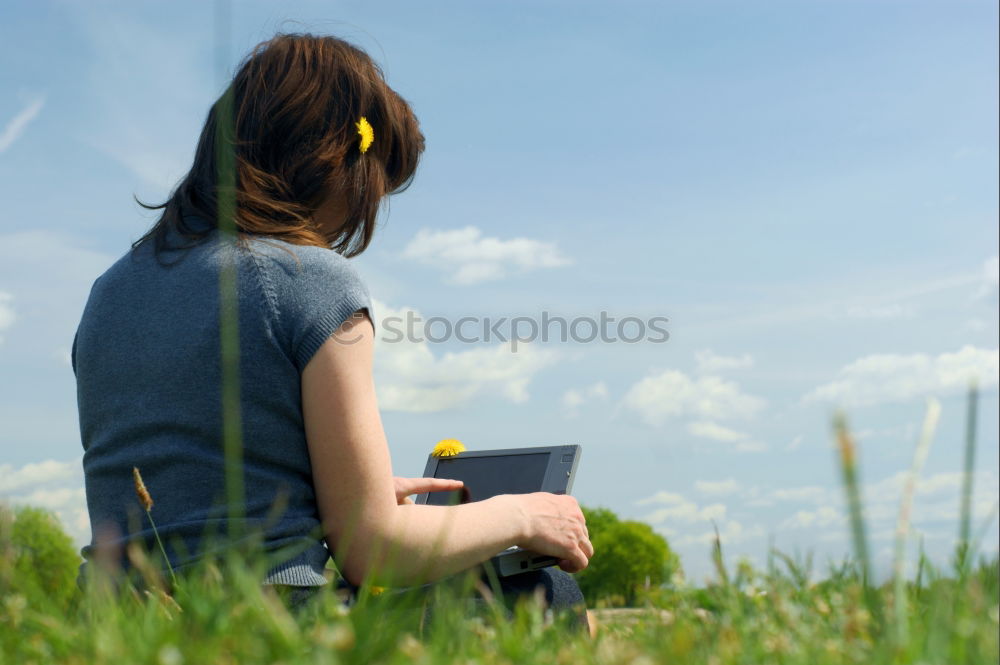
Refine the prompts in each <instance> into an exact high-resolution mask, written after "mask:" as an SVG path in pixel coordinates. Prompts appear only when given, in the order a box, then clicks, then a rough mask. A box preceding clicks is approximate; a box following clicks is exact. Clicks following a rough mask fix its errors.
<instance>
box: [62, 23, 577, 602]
mask: <svg viewBox="0 0 1000 665" xmlns="http://www.w3.org/2000/svg"><path fill="white" fill-rule="evenodd" d="M422 150H423V136H422V135H421V133H420V130H419V127H418V124H417V120H416V118H415V117H414V115H413V113H412V111H411V109H410V107H409V105H408V104H407V103H406V102H405V101H404V100H403V99H402V98H401V97H399V95H397V94H396V93H395V92H394V91H393V90H392V89H390V88H389V87H388V85H387V84H386V83H385V81H384V79H383V77H382V73H381V71H380V70H379V69H378V68H377V67H376V65H374V64H373V63H372V61H371V60H370V59H369V57H368V56H367V55H366V54H365V53H364V52H362V51H360V50H358V49H357V48H355V47H353V46H351V45H349V44H347V43H346V42H343V41H341V40H338V39H335V38H333V37H316V36H311V35H279V36H277V37H275V38H274V39H271V40H270V41H268V42H265V43H263V44H261V45H259V46H258V47H257V48H256V49H254V51H253V52H252V53H251V54H250V55H249V56H248V57H247V58H246V60H245V61H244V62H243V63H242V65H241V66H240V68H239V71H238V73H237V74H236V76H235V78H234V80H233V82H232V84H231V86H230V87H229V89H228V90H227V92H226V94H224V95H223V97H222V98H220V100H219V101H218V102H216V104H215V105H214V106H213V108H212V110H211V112H210V113H209V115H208V119H207V121H206V123H205V127H204V129H203V131H202V134H201V138H200V140H199V144H198V148H197V151H196V154H195V159H194V164H193V166H192V168H191V171H190V172H189V173H188V175H187V176H186V177H185V178H184V179H183V181H182V182H181V183H180V185H179V186H178V187H177V189H176V190H175V192H174V193H173V194H172V196H171V197H170V199H169V200H168V201H167V202H166V203H165V204H163V205H161V206H157V208H161V209H162V210H163V213H162V216H161V217H160V219H159V220H158V221H157V222H156V224H155V225H154V226H153V228H152V229H151V230H150V231H149V232H148V233H147V234H146V235H145V236H144V237H143V238H141V239H140V240H139V241H137V242H136V243H135V245H134V246H133V249H132V251H131V252H130V253H128V254H126V255H125V256H124V257H122V258H121V259H120V260H119V261H118V262H117V263H116V264H115V265H114V266H113V267H111V268H110V269H109V270H108V271H107V272H106V273H105V274H104V275H102V276H101V277H100V278H99V279H98V280H97V281H96V282H95V284H94V287H93V290H92V292H91V295H90V299H89V300H88V303H87V307H86V310H85V312H84V314H83V318H82V321H81V323H80V327H79V329H78V331H77V337H76V340H75V342H74V348H73V361H74V370H75V372H76V374H77V386H78V401H79V409H80V426H81V436H82V440H83V446H84V449H85V454H84V461H83V464H84V472H85V477H86V486H87V502H88V509H89V512H90V517H91V523H92V525H93V533H94V540H93V541H92V544H91V545H90V546H88V547H86V548H84V550H83V553H84V556H85V558H87V559H92V558H94V556H95V555H97V554H98V550H99V549H100V548H101V547H104V546H115V545H117V546H119V547H121V546H123V545H127V544H128V543H130V542H133V541H140V542H144V543H146V544H147V545H152V544H153V543H155V540H154V538H153V532H152V529H151V528H150V524H149V522H148V520H145V519H144V518H145V515H144V513H143V512H142V511H141V510H140V506H139V504H138V502H137V500H136V498H135V494H134V493H133V492H132V487H131V483H132V468H133V467H138V468H139V469H140V470H141V473H142V475H143V477H144V479H145V483H146V486H147V487H148V488H149V490H150V492H151V493H152V495H153V497H154V498H155V501H156V507H155V516H156V520H157V526H158V527H159V535H160V536H161V538H162V540H163V541H164V544H165V545H166V553H167V556H168V559H169V560H170V563H171V565H172V566H173V568H174V569H184V568H185V567H187V566H190V565H192V564H193V563H195V562H197V561H198V560H199V559H201V558H202V557H204V556H205V554H206V548H207V547H208V545H207V543H208V542H209V539H208V538H207V537H206V534H215V536H217V538H216V539H215V540H214V541H213V542H216V541H217V542H222V543H223V544H224V546H229V547H231V546H233V544H234V538H238V537H239V535H240V534H246V533H249V532H252V531H254V530H257V531H258V532H263V545H264V549H265V550H266V551H267V552H268V554H269V556H270V557H271V558H270V562H271V563H272V564H273V565H271V566H270V568H269V571H268V573H267V576H266V578H265V580H264V582H265V583H266V584H275V585H288V586H297V587H312V586H322V585H324V584H326V582H327V580H326V578H325V577H324V575H323V570H324V567H325V564H326V562H327V559H328V558H329V556H331V554H332V556H333V557H334V559H335V561H336V564H337V567H338V568H339V570H340V571H341V573H342V574H343V576H344V577H345V578H346V579H347V580H348V581H349V582H350V583H352V584H360V583H361V582H362V581H363V580H365V579H369V578H370V579H372V580H374V581H376V582H377V583H379V584H386V585H395V586H409V585H415V584H422V583H425V582H429V581H432V580H437V579H440V578H443V577H446V576H448V575H451V574H453V573H457V572H459V571H462V570H466V569H469V568H470V567H473V566H475V565H476V564H478V563H480V562H482V561H485V560H486V559H488V558H489V557H491V556H492V555H494V554H496V553H497V552H499V551H501V550H503V549H505V548H507V547H510V546H513V545H521V546H524V547H527V548H530V549H532V550H535V551H538V552H541V553H544V554H548V555H552V556H556V557H558V558H559V559H560V567H561V568H562V569H563V570H565V571H569V572H574V571H579V570H581V569H583V568H584V567H586V565H587V562H588V559H589V558H590V556H591V555H592V554H593V548H592V547H591V544H590V541H589V539H588V535H587V530H586V526H585V523H584V518H583V515H582V513H581V511H580V509H579V507H578V506H577V504H576V502H575V501H574V499H572V498H571V497H568V496H556V495H552V494H545V493H537V494H530V495H506V496H498V497H495V498H492V499H489V500H486V501H481V502H477V503H471V504H465V505H458V506H451V507H438V506H426V505H414V504H413V503H412V502H408V501H406V497H407V496H408V495H410V494H414V493H418V492H424V491H435V490H441V489H454V488H455V483H453V482H450V481H433V480H430V479H404V478H394V477H393V475H392V470H391V465H390V460H389V451H388V446H387V443H386V439H385V434H384V433H383V430H382V425H381V421H380V418H379V412H378V407H377V404H376V398H375V389H374V385H373V380H372V352H373V343H374V328H373V324H372V322H371V318H370V317H371V304H370V301H369V297H368V293H367V291H366V289H365V287H364V285H363V284H362V283H361V281H360V280H359V278H358V276H357V274H356V273H355V271H354V269H353V268H352V266H351V265H350V263H349V262H348V261H347V259H346V258H345V257H351V256H355V255H357V254H360V253H361V252H362V251H364V249H365V248H366V247H367V246H368V244H369V242H370V241H371V238H372V234H373V231H374V228H375V221H376V216H377V213H378V210H379V206H380V204H381V203H382V201H383V200H384V199H385V197H386V196H388V195H389V194H392V193H395V192H399V191H401V190H403V189H405V187H406V186H407V185H408V184H409V182H410V180H411V179H412V177H413V174H414V171H415V169H416V166H417V162H418V158H419V156H420V153H421V152H422ZM227 182H228V183H232V185H231V186H227V185H226V184H225V183H227ZM220 183H222V184H220ZM226 210H230V211H232V212H231V215H230V214H227V213H226V212H225V211H226ZM220 211H222V213H221V214H220ZM230 217H231V219H232V222H233V223H234V225H235V233H233V234H228V233H225V232H224V231H225V224H226V223H227V220H229V219H230ZM220 228H222V231H220ZM227 266H228V269H227ZM220 275H223V276H224V278H223V279H221V281H220ZM226 275H229V277H225V276H226ZM220 284H222V285H223V289H222V291H221V292H223V293H226V294H229V293H231V294H235V297H234V298H231V299H230V300H226V297H225V296H223V297H220ZM227 285H228V286H227ZM227 303H229V304H233V305H235V310H232V309H231V308H230V309H227V308H226V304H227ZM220 309H221V310H222V311H233V312H234V313H233V319H232V321H233V323H235V324H236V329H235V330H238V344H239V349H238V350H239V361H238V379H237V378H236V375H235V374H234V375H233V382H232V384H231V386H230V387H237V388H238V400H239V401H238V405H239V408H238V409H232V408H229V409H228V411H227V413H228V416H227V417H228V420H225V419H224V418H223V410H224V409H223V403H224V399H223V392H224V391H223V388H222V386H223V383H224V381H223V374H224V369H223V363H222V360H221V357H222V355H223V348H224V345H223V343H221V342H220V337H225V334H223V335H220V326H221V327H222V328H223V329H225V330H229V329H230V328H226V326H225V325H224V324H225V321H226V319H225V317H220ZM235 330H234V334H237V333H235ZM236 339H237V338H236V337H233V340H236ZM225 394H226V395H228V396H230V397H233V398H235V396H236V392H234V391H231V390H230V389H229V388H227V389H226V393H225ZM226 403H227V404H235V402H232V403H230V402H226ZM234 425H235V426H238V430H236V431H237V432H238V434H239V433H241V435H242V464H243V473H242V476H241V477H240V475H239V474H236V476H235V477H236V479H237V480H241V481H242V484H243V486H244V488H245V501H242V502H236V503H235V504H234V505H230V506H229V507H228V509H227V507H226V505H225V502H224V501H223V500H222V499H223V497H224V492H223V488H224V487H225V486H226V473H225V470H226V466H225V459H226V456H225V453H224V445H223V443H222V441H223V432H224V429H225V428H232V427H234ZM236 486H237V485H235V484H231V485H230V487H236ZM218 536H225V538H223V539H221V540H220V539H219V538H218ZM236 542H239V541H238V540H237V541H236ZM324 542H325V545H324ZM390 553H394V554H395V556H392V557H390V556H389V554H390ZM390 559H391V560H390ZM86 565H87V564H84V567H86ZM554 577H558V575H555V576H553V575H548V576H542V577H541V578H539V579H540V580H542V581H543V582H544V583H546V584H548V585H549V587H550V595H552V593H551V588H552V587H553V586H557V587H559V586H560V585H561V588H563V589H565V588H567V583H566V580H565V579H561V580H559V581H557V582H555V583H554V582H552V579H553V578H554ZM545 580H548V581H545ZM521 584H522V585H523V581H522V582H521ZM570 586H572V585H570ZM573 588H574V589H575V587H573Z"/></svg>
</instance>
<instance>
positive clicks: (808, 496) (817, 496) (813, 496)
mask: <svg viewBox="0 0 1000 665" xmlns="http://www.w3.org/2000/svg"><path fill="white" fill-rule="evenodd" d="M770 496H771V498H773V499H776V500H778V501H793V502H795V503H802V502H806V501H808V502H809V503H817V504H818V503H823V502H824V501H827V500H829V496H830V492H829V491H828V490H827V489H825V488H823V487H819V486H817V485H809V486H806V487H786V488H783V489H776V490H774V491H773V492H771V495H770Z"/></svg>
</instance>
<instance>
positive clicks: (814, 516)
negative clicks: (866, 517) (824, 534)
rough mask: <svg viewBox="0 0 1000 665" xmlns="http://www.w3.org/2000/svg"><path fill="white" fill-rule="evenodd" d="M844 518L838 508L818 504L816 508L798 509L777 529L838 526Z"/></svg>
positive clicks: (844, 520) (843, 521) (842, 522)
mask: <svg viewBox="0 0 1000 665" xmlns="http://www.w3.org/2000/svg"><path fill="white" fill-rule="evenodd" d="M845 522H846V518H845V517H844V516H843V515H842V514H841V512H840V511H839V510H836V509H834V508H830V507H829V506H820V507H819V508H817V509H816V510H799V511H796V512H795V514H794V515H792V516H791V517H789V518H788V519H786V520H785V521H783V522H782V523H781V525H780V526H779V527H778V528H779V529H804V528H809V527H830V526H840V525H842V524H844V523H845Z"/></svg>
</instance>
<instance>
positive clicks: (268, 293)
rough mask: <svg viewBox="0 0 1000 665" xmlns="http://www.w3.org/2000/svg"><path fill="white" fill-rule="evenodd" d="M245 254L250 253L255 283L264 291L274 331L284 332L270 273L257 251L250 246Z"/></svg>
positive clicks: (276, 294)
mask: <svg viewBox="0 0 1000 665" xmlns="http://www.w3.org/2000/svg"><path fill="white" fill-rule="evenodd" d="M247 254H249V255H250V262H251V263H252V264H253V267H254V272H255V273H256V274H257V283H258V285H259V286H260V289H261V291H262V292H263V293H264V300H265V301H267V307H268V310H269V312H270V314H271V319H272V322H273V325H274V326H275V327H276V330H275V332H276V333H281V334H284V332H285V331H284V330H283V329H282V327H281V310H280V309H279V308H278V293H277V290H276V289H275V287H274V282H273V281H272V280H271V275H270V273H269V272H268V270H267V268H266V267H265V266H264V265H262V263H261V261H260V256H258V255H257V252H255V251H254V250H253V248H252V247H250V248H248V249H247Z"/></svg>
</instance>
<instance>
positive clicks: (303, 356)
mask: <svg viewBox="0 0 1000 665" xmlns="http://www.w3.org/2000/svg"><path fill="white" fill-rule="evenodd" d="M255 254H257V256H256V263H257V265H258V268H259V269H260V272H261V278H262V281H263V283H264V289H265V292H266V294H267V297H268V300H269V301H270V306H271V310H272V311H273V313H274V317H275V326H274V327H275V333H276V335H277V336H278V338H279V340H280V341H281V343H282V345H283V346H285V349H286V352H287V353H288V355H289V357H290V358H291V359H292V360H293V362H294V363H295V366H296V367H297V368H298V370H299V372H301V371H302V370H303V369H305V367H306V365H308V364H309V361H310V360H311V359H312V357H313V356H314V355H315V354H316V351H318V350H319V348H320V347H321V346H323V344H324V343H325V342H326V340H327V339H329V338H330V336H331V335H333V333H335V332H336V331H337V329H338V328H340V326H341V325H342V324H343V323H344V322H345V321H347V320H348V319H349V318H351V316H352V315H353V314H354V313H355V312H357V311H359V310H366V311H367V312H368V315H369V317H372V316H373V312H372V307H371V298H370V296H369V294H368V289H367V288H366V287H365V284H364V282H363V281H362V280H361V277H360V276H359V275H358V272H357V270H356V269H355V267H354V266H353V265H352V264H351V262H350V261H348V260H347V259H345V258H344V257H343V256H341V255H340V254H337V253H336V252H334V251H333V250H330V249H325V248H322V247H304V246H298V245H290V244H286V243H281V244H280V245H277V244H276V245H270V246H269V247H268V248H267V249H266V250H265V251H263V252H255Z"/></svg>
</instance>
